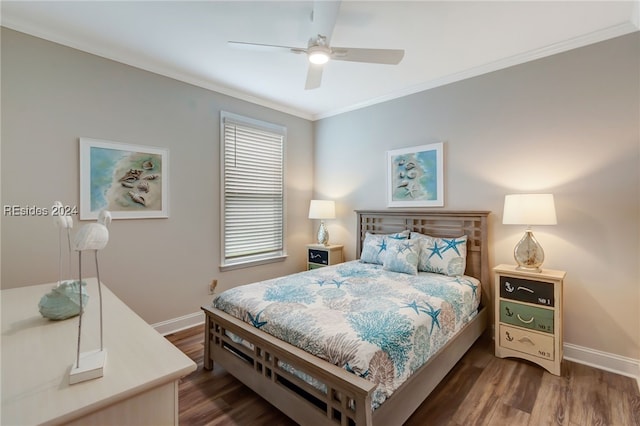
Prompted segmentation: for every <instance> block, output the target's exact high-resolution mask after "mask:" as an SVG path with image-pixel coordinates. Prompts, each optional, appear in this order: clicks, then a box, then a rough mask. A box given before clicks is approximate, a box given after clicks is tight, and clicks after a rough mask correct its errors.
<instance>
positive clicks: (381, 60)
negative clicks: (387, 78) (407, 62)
mask: <svg viewBox="0 0 640 426" xmlns="http://www.w3.org/2000/svg"><path fill="white" fill-rule="evenodd" d="M402 58H404V50H402V49H360V48H355V47H332V48H331V59H335V60H336V61H351V62H368V63H373V64H389V65H397V64H399V63H400V61H402Z"/></svg>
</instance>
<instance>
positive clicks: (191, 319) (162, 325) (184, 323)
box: [151, 311, 204, 336]
mask: <svg viewBox="0 0 640 426" xmlns="http://www.w3.org/2000/svg"><path fill="white" fill-rule="evenodd" d="M200 324H204V312H202V311H200V312H194V313H192V314H188V315H184V316H181V317H178V318H173V319H170V320H166V321H162V322H157V323H155V324H151V327H153V328H155V329H156V331H157V332H158V333H160V334H162V335H163V336H166V335H167V334H171V333H176V332H178V331H181V330H186V329H187V328H191V327H195V326H197V325H200Z"/></svg>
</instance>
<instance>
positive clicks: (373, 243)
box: [360, 231, 409, 265]
mask: <svg viewBox="0 0 640 426" xmlns="http://www.w3.org/2000/svg"><path fill="white" fill-rule="evenodd" d="M408 238H409V231H402V232H397V233H395V234H372V233H370V232H367V233H366V234H365V236H364V242H363V243H362V253H360V261H361V262H365V263H375V264H376V265H382V264H383V263H384V257H385V255H386V254H387V247H388V244H389V241H393V240H406V239H408Z"/></svg>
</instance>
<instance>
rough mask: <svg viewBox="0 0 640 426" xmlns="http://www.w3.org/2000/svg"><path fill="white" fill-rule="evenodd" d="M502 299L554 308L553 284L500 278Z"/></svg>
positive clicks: (505, 277)
mask: <svg viewBox="0 0 640 426" xmlns="http://www.w3.org/2000/svg"><path fill="white" fill-rule="evenodd" d="M500 297H502V298H505V299H513V300H520V301H522V302H528V303H535V304H537V305H544V306H554V303H555V300H554V297H553V284H552V283H547V282H543V281H533V280H527V279H524V278H514V277H507V276H500Z"/></svg>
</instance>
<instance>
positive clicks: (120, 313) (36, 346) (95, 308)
mask: <svg viewBox="0 0 640 426" xmlns="http://www.w3.org/2000/svg"><path fill="white" fill-rule="evenodd" d="M85 281H87V290H88V294H89V297H90V299H89V303H88V304H87V308H86V311H85V314H84V316H83V317H82V321H83V324H82V351H83V352H84V351H89V350H92V349H99V347H100V334H99V299H98V288H97V285H98V284H97V281H96V279H95V278H89V279H87V280H85ZM54 286H55V284H42V285H36V286H30V287H21V288H15V289H7V290H2V291H1V292H0V303H1V308H2V340H1V342H0V344H1V347H2V349H1V351H2V358H1V360H2V364H1V365H2V371H1V375H2V389H1V392H2V393H1V395H2V406H1V418H0V424H2V425H4V426H12V425H35V424H73V425H115V424H117V425H120V426H125V425H136V426H138V425H153V426H156V425H177V424H178V380H179V379H180V378H181V377H184V376H186V375H187V374H189V373H190V372H192V371H194V370H195V369H196V364H195V363H194V362H193V361H192V360H191V359H190V358H189V357H187V356H186V355H184V354H183V353H182V352H181V351H180V350H178V349H177V348H176V347H175V346H173V345H172V344H171V343H169V342H168V341H167V340H166V339H165V338H164V337H162V336H161V335H160V334H159V333H158V332H157V331H156V330H154V329H153V328H152V327H151V326H149V325H148V324H147V323H146V322H145V321H144V320H142V318H140V317H139V316H138V315H136V314H135V313H134V312H133V311H132V310H131V309H129V308H128V307H127V306H126V305H125V304H124V303H123V302H122V301H121V300H120V299H118V298H117V297H116V296H115V295H114V294H113V293H112V292H111V291H110V290H109V289H108V288H107V287H106V286H104V285H103V286H102V297H103V311H104V320H103V321H104V347H105V349H106V351H107V360H106V365H105V367H104V377H101V378H98V379H94V380H89V381H86V382H82V383H77V384H74V385H70V384H69V372H70V369H71V366H72V364H73V362H74V360H75V356H76V347H77V346H76V344H77V332H78V317H74V318H70V319H67V320H63V321H50V320H48V319H45V318H43V317H42V316H41V315H40V313H39V312H38V302H39V301H40V298H41V297H42V295H44V294H46V293H48V292H49V291H50V289H51V288H53V287H54Z"/></svg>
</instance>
